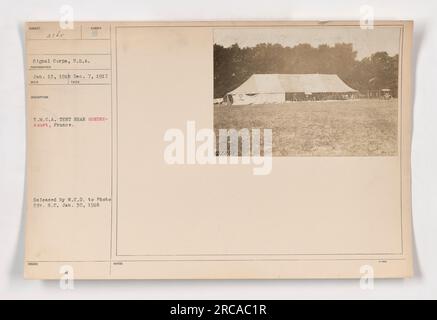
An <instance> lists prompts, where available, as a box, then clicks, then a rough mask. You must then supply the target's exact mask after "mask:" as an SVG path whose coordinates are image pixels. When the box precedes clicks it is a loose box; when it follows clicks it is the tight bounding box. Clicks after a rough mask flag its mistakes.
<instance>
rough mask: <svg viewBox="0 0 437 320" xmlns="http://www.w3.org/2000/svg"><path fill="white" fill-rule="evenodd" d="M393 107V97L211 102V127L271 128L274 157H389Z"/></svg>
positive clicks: (394, 131)
mask: <svg viewBox="0 0 437 320" xmlns="http://www.w3.org/2000/svg"><path fill="white" fill-rule="evenodd" d="M397 110H398V100H397V99H392V100H377V99H375V100H366V99H365V100H345V101H323V102H313V101H305V102H293V103H285V104H279V105H278V104H271V105H253V106H232V107H226V106H215V107H214V129H215V131H216V134H218V129H237V130H239V129H242V128H248V129H254V128H259V129H264V128H268V129H273V155H274V156H392V155H396V154H397V131H398V129H397V127H398V125H397V122H398V112H397Z"/></svg>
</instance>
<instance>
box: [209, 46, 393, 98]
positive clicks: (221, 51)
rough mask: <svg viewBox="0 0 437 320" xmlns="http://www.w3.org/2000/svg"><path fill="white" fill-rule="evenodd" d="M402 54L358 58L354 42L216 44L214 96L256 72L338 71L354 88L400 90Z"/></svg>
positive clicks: (325, 72) (381, 53) (218, 96)
mask: <svg viewBox="0 0 437 320" xmlns="http://www.w3.org/2000/svg"><path fill="white" fill-rule="evenodd" d="M398 63H399V55H394V56H390V55H389V54H388V53H387V52H376V53H374V54H372V55H371V56H370V57H366V58H364V59H361V60H358V59H357V52H356V51H354V50H353V46H352V44H350V43H337V44H335V45H333V46H329V45H326V44H322V45H319V46H318V47H313V46H311V45H310V44H299V45H296V46H295V47H284V46H282V45H280V44H270V43H262V44H258V45H256V46H255V47H244V48H240V47H239V45H238V44H234V45H232V46H230V47H223V46H221V45H218V44H215V45H214V98H221V97H223V96H224V95H225V94H226V93H227V92H229V91H232V90H234V89H235V88H237V87H238V86H240V85H241V84H242V83H243V82H244V81H246V80H247V79H249V77H250V76H251V75H252V74H256V73H259V74H269V73H278V74H307V73H321V74H337V75H338V76H339V77H340V78H341V79H342V80H343V81H344V82H345V83H346V84H347V85H349V86H350V87H351V88H354V89H356V90H359V91H360V92H361V93H363V94H366V93H367V92H368V91H369V90H379V89H390V90H391V92H392V95H393V96H395V97H396V96H397V92H398Z"/></svg>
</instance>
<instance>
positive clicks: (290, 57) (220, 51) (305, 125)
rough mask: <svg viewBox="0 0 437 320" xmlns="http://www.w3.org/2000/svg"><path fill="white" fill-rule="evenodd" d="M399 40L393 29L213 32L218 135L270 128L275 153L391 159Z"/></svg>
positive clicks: (395, 142) (395, 145)
mask: <svg viewBox="0 0 437 320" xmlns="http://www.w3.org/2000/svg"><path fill="white" fill-rule="evenodd" d="M400 41H401V28H400V27H391V26H378V27H375V28H373V29H365V28H361V27H360V26H345V27H341V26H321V27H311V26H289V27H269V28H266V27H259V28H258V27H252V28H216V29H215V30H214V130H215V132H216V135H218V133H219V130H220V129H228V130H229V129H235V130H242V129H249V130H250V129H252V130H253V129H271V130H272V140H273V141H272V154H273V156H396V155H397V154H398V113H399V100H398V88H399V72H398V71H399V64H400V61H399V60H400V59H399V56H400V55H399V51H400ZM217 148H218V146H217ZM240 149H241V148H240ZM239 155H241V152H239Z"/></svg>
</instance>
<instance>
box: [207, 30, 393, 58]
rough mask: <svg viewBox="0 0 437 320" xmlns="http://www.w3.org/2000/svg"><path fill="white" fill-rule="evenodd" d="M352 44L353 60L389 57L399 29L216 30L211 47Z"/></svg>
mask: <svg viewBox="0 0 437 320" xmlns="http://www.w3.org/2000/svg"><path fill="white" fill-rule="evenodd" d="M341 42H345V43H352V45H353V47H354V50H355V51H357V58H358V59H359V60H361V59H362V58H365V57H368V56H370V55H371V54H373V53H375V52H378V51H387V53H388V54H389V55H391V56H393V55H395V54H399V44H400V28H399V27H375V28H374V29H373V30H365V29H361V28H359V27H301V26H299V27H272V28H266V27H259V28H256V27H255V28H254V27H251V28H217V29H215V30H214V43H216V44H220V45H222V46H224V47H229V46H231V45H233V44H234V43H237V44H238V45H239V46H240V47H254V46H256V45H257V44H258V43H279V44H281V45H283V46H289V47H294V46H296V45H298V44H299V43H309V44H311V45H312V46H313V47H317V46H319V45H320V44H328V45H331V46H332V45H334V44H335V43H341Z"/></svg>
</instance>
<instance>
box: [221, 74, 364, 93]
mask: <svg viewBox="0 0 437 320" xmlns="http://www.w3.org/2000/svg"><path fill="white" fill-rule="evenodd" d="M284 92H304V93H318V92H334V93H341V92H357V90H355V89H352V88H351V87H349V86H348V85H347V84H345V83H344V82H343V80H341V79H340V78H339V77H338V76H337V75H336V74H253V75H252V76H251V77H250V78H249V79H248V80H247V81H246V82H244V83H243V84H242V85H241V86H239V87H238V88H237V89H235V90H233V91H231V92H229V94H254V93H284Z"/></svg>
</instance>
